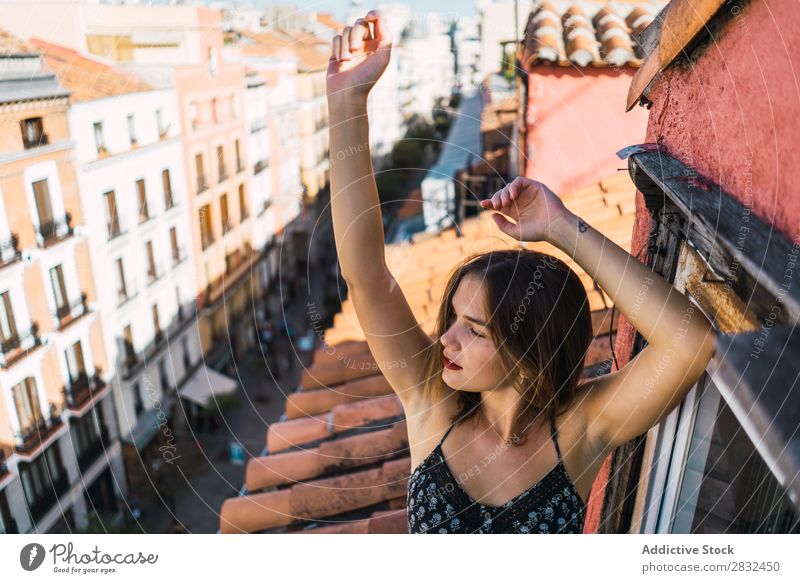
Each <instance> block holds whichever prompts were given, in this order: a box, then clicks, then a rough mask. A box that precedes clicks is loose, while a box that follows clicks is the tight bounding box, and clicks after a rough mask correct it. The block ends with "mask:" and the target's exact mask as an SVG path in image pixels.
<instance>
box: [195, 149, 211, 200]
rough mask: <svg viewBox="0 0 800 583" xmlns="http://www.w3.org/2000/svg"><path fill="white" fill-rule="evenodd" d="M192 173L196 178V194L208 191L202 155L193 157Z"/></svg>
mask: <svg viewBox="0 0 800 583" xmlns="http://www.w3.org/2000/svg"><path fill="white" fill-rule="evenodd" d="M194 171H195V175H196V176H197V194H200V193H201V192H205V191H206V190H208V182H206V169H205V165H204V164H203V155H202V154H195V155H194Z"/></svg>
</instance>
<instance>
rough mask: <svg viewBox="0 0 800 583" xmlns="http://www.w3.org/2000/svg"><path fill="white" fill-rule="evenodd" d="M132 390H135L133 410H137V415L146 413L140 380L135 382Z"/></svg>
mask: <svg viewBox="0 0 800 583" xmlns="http://www.w3.org/2000/svg"><path fill="white" fill-rule="evenodd" d="M131 391H132V392H133V410H134V411H135V412H136V417H139V415H141V414H142V413H144V401H142V391H141V387H139V381H136V382H135V383H133V386H132V387H131Z"/></svg>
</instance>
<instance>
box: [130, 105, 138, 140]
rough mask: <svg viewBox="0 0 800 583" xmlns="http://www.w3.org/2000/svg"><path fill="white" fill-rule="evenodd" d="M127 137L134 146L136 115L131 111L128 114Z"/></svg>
mask: <svg viewBox="0 0 800 583" xmlns="http://www.w3.org/2000/svg"><path fill="white" fill-rule="evenodd" d="M128 139H129V140H130V142H131V146H135V145H136V142H137V141H138V140H137V139H136V117H135V116H134V115H133V114H132V113H131V114H130V115H128Z"/></svg>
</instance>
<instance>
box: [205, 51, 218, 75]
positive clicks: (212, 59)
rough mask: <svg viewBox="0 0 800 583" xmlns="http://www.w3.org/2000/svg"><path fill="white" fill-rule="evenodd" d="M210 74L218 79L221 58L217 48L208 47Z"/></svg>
mask: <svg viewBox="0 0 800 583" xmlns="http://www.w3.org/2000/svg"><path fill="white" fill-rule="evenodd" d="M207 54H208V74H209V75H211V76H212V77H216V76H217V73H218V72H219V58H218V55H217V48H216V47H208V53H207Z"/></svg>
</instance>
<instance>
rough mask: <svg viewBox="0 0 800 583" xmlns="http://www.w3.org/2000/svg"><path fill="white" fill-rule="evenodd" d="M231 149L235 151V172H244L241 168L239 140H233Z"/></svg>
mask: <svg viewBox="0 0 800 583" xmlns="http://www.w3.org/2000/svg"><path fill="white" fill-rule="evenodd" d="M233 147H234V150H235V151H236V172H241V171H242V170H244V166H242V152H241V147H240V146H239V140H235V141H234V142H233Z"/></svg>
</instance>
